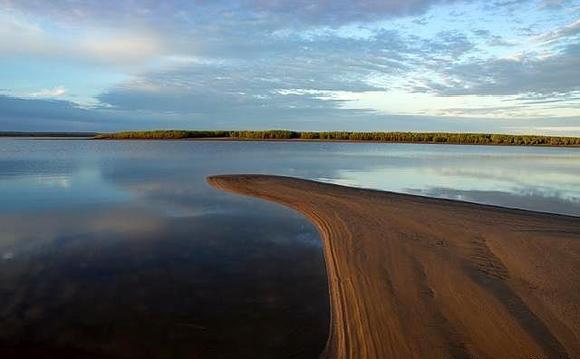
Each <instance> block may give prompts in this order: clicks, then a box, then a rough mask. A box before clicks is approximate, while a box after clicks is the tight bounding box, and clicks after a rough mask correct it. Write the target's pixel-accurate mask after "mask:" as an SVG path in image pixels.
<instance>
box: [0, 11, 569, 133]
mask: <svg viewBox="0 0 580 359" xmlns="http://www.w3.org/2000/svg"><path fill="white" fill-rule="evenodd" d="M169 128H175V129H280V128H284V129H293V130H322V131H324V130H350V131H451V132H496V133H533V134H548V135H570V136H580V0H487V1H477V0H469V1H459V0H456V1H454V0H406V1H396V0H317V1H316V0H312V1H306V0H187V1H186V0H169V1H156V0H141V1H137V0H115V1H112V0H110V1H107V0H87V1H82V0H51V1H44V0H20V1H18V0H0V131H10V130H13V131H118V130H143V129H169Z"/></svg>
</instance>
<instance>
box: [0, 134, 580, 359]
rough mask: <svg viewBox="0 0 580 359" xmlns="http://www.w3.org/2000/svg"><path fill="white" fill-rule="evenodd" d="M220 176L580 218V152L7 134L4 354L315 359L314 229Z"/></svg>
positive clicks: (1, 256)
mask: <svg viewBox="0 0 580 359" xmlns="http://www.w3.org/2000/svg"><path fill="white" fill-rule="evenodd" d="M222 173H268V174H282V175H291V176H298V177H305V178H311V179H316V180H322V181H328V182H334V183H340V184H348V185H354V186H361V187H370V188H379V189H386V190H393V191H399V192H408V193H416V194H422V195H428V196H439V197H447V198H456V199H462V200H467V201H474V202H481V203H490V204H496V205H502V206H510V207H519V208H526V209H532V210H540V211H548V212H555V213H562V214H571V215H576V216H580V149H559V148H517V147H479V146H446V145H403V144H401V145H399V144H354V143H278V142H277V143H272V142H139V141H135V142H106V141H98V142H97V141H74V140H62V141H61V140H10V139H1V140H0V356H1V357H8V356H6V354H10V355H12V356H14V357H22V356H25V355H28V356H32V357H34V356H40V357H46V355H47V353H48V354H50V355H52V356H53V357H58V358H62V357H79V356H81V357H86V356H88V355H94V356H105V357H121V358H143V357H145V358H147V357H150V358H183V357H187V358H192V357H209V358H214V357H215V358H229V357H248V358H260V357H262V358H284V357H300V358H302V357H304V358H315V357H317V354H318V353H319V352H320V351H321V350H322V348H323V347H324V344H325V340H326V336H327V329H328V320H329V318H328V294H327V285H326V277H325V275H326V274H325V270H324V261H323V256H322V251H321V247H320V244H319V242H318V236H317V234H316V230H315V229H314V227H313V226H312V225H311V224H310V223H309V222H307V221H306V220H305V219H304V218H302V217H301V216H300V215H298V214H296V213H293V212H292V211H290V210H287V209H285V208H281V207H279V206H277V205H274V204H270V203H266V202H262V201H258V200H253V199H249V198H244V197H238V196H234V195H231V194H226V193H221V192H219V191H217V190H214V189H213V188H211V187H210V186H208V185H207V184H206V182H205V177H206V176H208V175H212V174H222ZM39 353H40V354H39Z"/></svg>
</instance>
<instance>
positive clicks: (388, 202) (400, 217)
mask: <svg viewBox="0 0 580 359" xmlns="http://www.w3.org/2000/svg"><path fill="white" fill-rule="evenodd" d="M208 182H209V183H210V184H211V185H213V186H215V187H217V188H219V189H222V190H224V191H228V192H233V193H239V194H244V195H249V196H253V197H258V198H262V199H267V200H271V201H274V202H278V203H280V204H283V205H285V206H288V207H291V208H294V209H296V210H297V211H299V212H302V213H303V214H304V215H305V216H307V217H308V218H309V219H310V220H311V221H312V222H313V223H315V224H316V226H317V228H318V230H319V232H320V235H321V238H322V241H323V247H324V254H325V260H326V266H327V273H328V282H329V292H330V298H331V311H332V319H331V324H330V333H329V338H328V343H327V346H326V350H325V352H324V353H323V354H322V356H323V357H328V358H446V357H476V358H500V357H501V358H567V357H571V358H578V357H580V280H579V279H580V218H577V217H567V216H560V215H550V214H542V213H535V212H529V211H523V210H514V209H505V208H500V207H493V206H484V205H477V204H470V203H464V202H458V201H451V200H442V199H432V198H425V197H419V196H412V195H403V194H396V193H390V192H382V191H373V190H364V189H355V188H349V187H344V186H337V185H331V184H323V183H317V182H313V181H307V180H300V179H294V178H288V177H276V176H261V175H232V176H215V177H210V178H208Z"/></svg>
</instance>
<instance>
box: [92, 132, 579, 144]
mask: <svg viewBox="0 0 580 359" xmlns="http://www.w3.org/2000/svg"><path fill="white" fill-rule="evenodd" d="M96 138H99V139H119V140H122V139H153V140H155V139H158V140H172V139H187V138H194V139H195V138H229V139H248V140H251V139H257V140H322V141H375V142H401V143H450V144H477V145H519V146H534V145H539V146H541V145H545V146H580V137H556V136H536V135H505V134H488V133H448V132H347V131H341V132H298V131H287V130H269V131H185V130H183V131H182V130H159V131H137V132H135V131H127V132H117V133H110V134H100V135H98V136H97V137H96Z"/></svg>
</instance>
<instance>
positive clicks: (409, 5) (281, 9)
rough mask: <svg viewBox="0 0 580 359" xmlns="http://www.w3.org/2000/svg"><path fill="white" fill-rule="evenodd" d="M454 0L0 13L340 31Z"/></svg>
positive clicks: (242, 0) (89, 4)
mask: <svg viewBox="0 0 580 359" xmlns="http://www.w3.org/2000/svg"><path fill="white" fill-rule="evenodd" d="M451 2H454V1H453V0H407V1H399V0H333V1H327V0H314V1H312V0H276V1H264V0H239V1H231V0H215V1H206V0H193V1H181V0H174V1H164V2H159V1H154V0H143V1H139V2H135V1H131V0H119V1H97V0H89V1H74V2H71V1H69V0H54V1H50V2H45V1H40V0H32V1H14V2H12V1H8V2H4V8H5V10H10V11H18V12H23V13H28V14H34V15H42V16H45V17H51V18H53V19H56V20H58V21H63V22H67V23H82V22H87V21H88V22H98V23H101V24H102V23H115V22H117V21H131V22H136V23H142V24H143V23H147V24H151V23H156V24H158V25H162V26H166V25H168V24H171V23H172V22H173V23H175V22H187V21H190V20H193V19H199V18H200V16H199V14H208V15H211V16H212V18H213V19H214V20H217V19H218V18H219V17H222V18H228V17H238V18H244V19H246V20H247V21H252V22H261V21H264V19H266V18H271V20H272V23H278V24H279V25H283V26H288V25H289V24H294V25H297V24H314V25H329V26H341V25H344V24H348V23H352V22H358V21H364V22H368V21H376V20H381V19H386V18H390V17H398V16H408V15H417V14H422V13H424V12H426V11H427V10H428V9H429V8H430V7H431V6H433V5H435V4H443V3H451Z"/></svg>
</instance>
